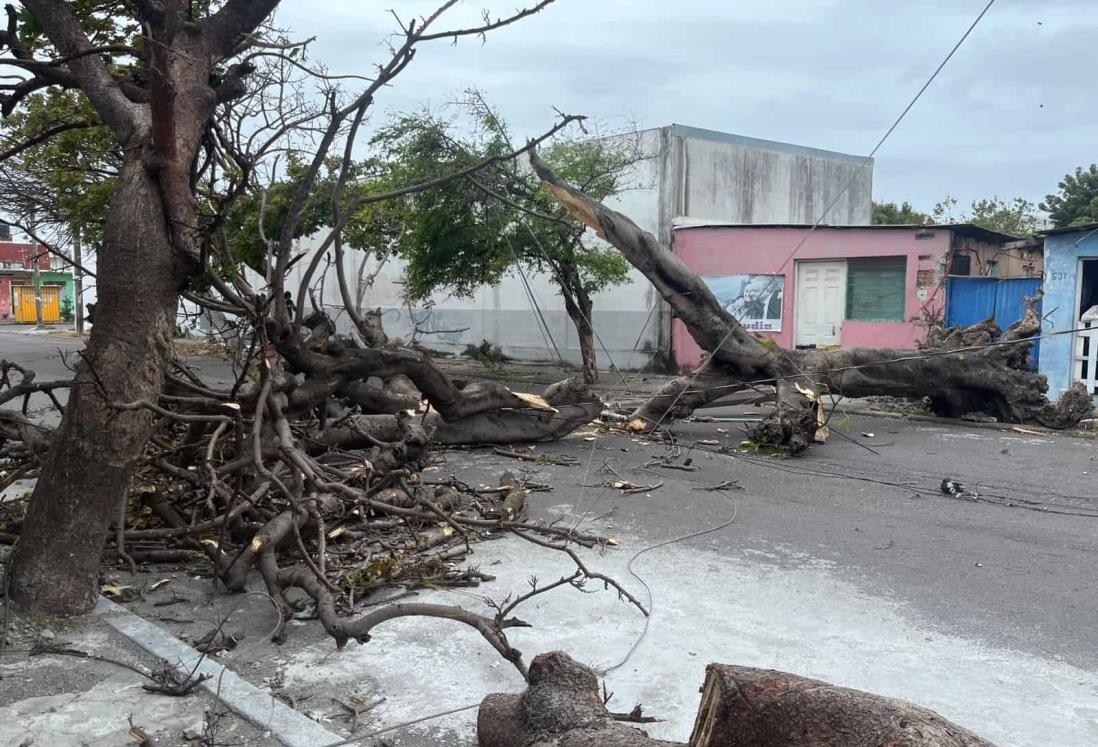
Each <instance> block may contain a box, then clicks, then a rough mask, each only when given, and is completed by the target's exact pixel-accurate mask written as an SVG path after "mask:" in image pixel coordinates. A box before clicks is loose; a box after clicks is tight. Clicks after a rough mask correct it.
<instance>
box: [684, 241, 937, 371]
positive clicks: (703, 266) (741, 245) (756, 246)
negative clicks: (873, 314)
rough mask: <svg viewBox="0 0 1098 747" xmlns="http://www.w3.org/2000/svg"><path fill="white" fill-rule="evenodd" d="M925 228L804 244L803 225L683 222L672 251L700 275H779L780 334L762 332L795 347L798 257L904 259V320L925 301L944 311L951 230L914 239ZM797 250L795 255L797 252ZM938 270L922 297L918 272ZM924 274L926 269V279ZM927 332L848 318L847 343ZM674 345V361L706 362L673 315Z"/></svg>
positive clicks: (903, 342) (875, 343)
mask: <svg viewBox="0 0 1098 747" xmlns="http://www.w3.org/2000/svg"><path fill="white" fill-rule="evenodd" d="M920 230H921V229H920V228H919V227H916V226H913V227H912V228H911V229H910V230H907V229H884V228H876V229H874V228H829V227H825V226H821V227H819V228H817V229H816V230H815V231H812V232H811V234H810V235H809V236H808V238H807V240H805V242H804V245H803V246H801V247H800V248H799V249H797V245H798V243H799V242H800V241H801V240H802V239H804V237H805V234H807V233H808V232H809V228H808V227H807V226H806V227H794V228H783V227H764V226H713V227H697V228H692V227H682V228H678V229H676V230H675V234H674V248H675V254H677V255H678V256H679V257H681V258H682V260H683V261H684V262H686V264H687V265H688V266H689V267H690V268H691V269H692V270H694V271H695V272H696V273H698V274H699V275H744V274H770V273H774V274H782V275H784V276H785V291H784V298H783V302H782V330H781V332H776V333H772V332H763V333H761V334H762V335H763V336H764V337H769V338H772V339H774V340H776V341H777V343H778V344H779V345H781V346H782V347H785V348H791V347H793V332H794V328H795V324H796V288H797V277H796V269H797V262H798V261H801V260H827V259H833V260H839V259H847V258H850V257H889V256H893V257H894V256H906V257H907V298H906V301H905V304H904V318H905V319H911V318H913V317H917V316H919V315H920V314H921V313H922V310H923V308H924V307H926V308H929V309H941V308H942V306H943V305H944V300H945V299H944V295H945V294H944V291H943V290H942V289H941V282H940V281H941V277H940V275H938V274H937V273H938V272H939V271H940V265H939V260H940V259H941V258H942V257H943V256H944V255H945V254H946V253H947V252H948V251H949V242H950V232H949V230H947V229H938V230H934V231H933V236H932V237H930V238H921V239H916V238H915V236H916V234H917V233H919V232H920ZM794 249H796V253H795V254H794ZM920 270H923V271H931V272H934V273H935V276H934V280H933V281H932V282H931V283H930V287H928V288H927V298H926V300H922V299H920V298H919V289H918V285H919V283H918V277H919V271H920ZM926 277H927V276H926V275H924V278H926ZM923 332H924V330H923V328H922V327H921V326H919V325H917V324H915V323H913V322H910V321H905V322H858V321H845V322H843V328H842V346H843V347H844V348H853V347H891V348H913V347H914V346H915V342H916V341H917V340H918V339H920V338H921V336H922V334H923ZM671 347H672V351H673V353H674V356H675V362H676V364H677V365H678V366H679V367H680V368H682V369H690V368H694V367H696V366H697V365H698V363H699V362H700V360H701V349H700V348H699V347H698V345H697V343H695V342H694V338H692V337H691V336H690V333H689V332H687V331H686V327H685V326H683V324H682V322H680V321H679V320H677V319H676V320H675V321H674V323H673V325H672V328H671Z"/></svg>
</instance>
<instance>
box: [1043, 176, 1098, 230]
mask: <svg viewBox="0 0 1098 747" xmlns="http://www.w3.org/2000/svg"><path fill="white" fill-rule="evenodd" d="M1058 186H1059V188H1060V192H1059V194H1054V195H1047V196H1046V197H1045V201H1044V202H1042V203H1041V209H1042V210H1044V211H1045V212H1047V213H1048V216H1049V218H1050V219H1051V220H1052V224H1053V225H1054V226H1056V227H1057V228H1063V227H1064V226H1078V225H1081V224H1083V223H1098V164H1093V163H1092V164H1091V165H1090V168H1089V169H1083V167H1082V166H1080V167H1078V168H1076V169H1075V173H1073V174H1067V175H1066V176H1065V177H1064V178H1063V179H1062V180H1061V181H1060V184H1059V185H1058Z"/></svg>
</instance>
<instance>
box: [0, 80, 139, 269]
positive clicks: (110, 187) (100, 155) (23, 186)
mask: <svg viewBox="0 0 1098 747" xmlns="http://www.w3.org/2000/svg"><path fill="white" fill-rule="evenodd" d="M44 132H48V133H56V134H54V135H53V136H52V137H48V138H46V139H44V140H43V139H41V133H44ZM36 136H37V138H38V139H37V140H36ZM2 138H3V146H2V148H0V149H4V154H3V155H4V156H6V157H0V204H2V205H3V206H4V207H3V209H4V212H5V213H6V214H7V215H8V217H9V218H11V219H12V220H13V221H14V222H16V223H20V224H23V225H28V224H29V223H30V222H32V217H33V222H34V223H35V224H36V226H37V229H38V231H37V233H38V234H39V235H50V234H53V235H56V234H58V233H61V234H65V233H67V232H69V231H71V230H79V231H80V234H81V236H82V237H83V240H84V243H85V245H86V246H87V247H89V248H92V249H94V248H95V247H97V246H99V244H100V243H101V242H102V236H103V223H104V220H105V217H106V215H107V207H108V205H109V203H110V200H111V197H112V196H113V195H114V193H115V190H116V187H117V184H116V181H117V179H116V177H117V174H118V170H119V168H120V167H121V165H122V162H123V155H122V149H121V148H119V147H118V144H117V142H116V141H115V139H114V137H113V135H112V134H111V131H110V129H109V128H107V127H106V126H104V125H103V124H102V122H101V121H100V119H99V115H98V114H97V113H96V111H95V109H94V108H93V107H92V105H91V104H90V103H89V101H88V99H87V98H85V97H84V96H82V95H81V94H79V93H78V92H76V91H72V90H58V89H46V90H45V91H44V92H42V93H38V94H35V95H33V96H29V97H28V98H27V99H26V101H25V103H24V105H23V106H22V107H21V108H20V109H18V110H16V111H14V112H13V113H12V114H11V115H10V116H8V118H7V119H5V120H4V131H3V134H2ZM27 142H34V143H35V144H34V145H33V146H31V147H26V146H25V143H27Z"/></svg>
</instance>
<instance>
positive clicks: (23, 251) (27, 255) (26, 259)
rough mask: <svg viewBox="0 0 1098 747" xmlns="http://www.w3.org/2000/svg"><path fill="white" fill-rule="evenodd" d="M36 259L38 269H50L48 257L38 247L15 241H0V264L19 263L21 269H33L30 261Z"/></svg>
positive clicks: (46, 253) (45, 252) (47, 254)
mask: <svg viewBox="0 0 1098 747" xmlns="http://www.w3.org/2000/svg"><path fill="white" fill-rule="evenodd" d="M36 256H37V257H38V269H39V270H48V269H50V255H49V253H48V252H47V251H46V250H45V249H42V248H41V247H40V246H36V245H34V244H23V243H19V242H15V241H0V262H21V263H22V269H24V270H31V269H34V268H33V266H32V263H31V260H32V259H33V258H34V257H36Z"/></svg>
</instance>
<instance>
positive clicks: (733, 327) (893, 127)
mask: <svg viewBox="0 0 1098 747" xmlns="http://www.w3.org/2000/svg"><path fill="white" fill-rule="evenodd" d="M994 4H995V0H988V3H987V5H985V6H984V9H983V10H981V11H980V13H979V15H977V16H976V18H975V19H974V20H973V21H972V23H971V24H969V26H968V28H967V29H965V32H964V33H963V34H962V35H961V38H960V39H958V40H957V43H956V44H954V45H953V48H952V49H951V50H949V54H947V55H946V56H945V58H944V59H943V60H942V61H941V62H940V63H939V64H938V67H936V68H935V69H934V72H933V73H931V75H930V77H929V78H927V80H926V82H925V83H923V85H922V87H921V88H920V89H919V90H918V92H916V94H915V96H914V97H913V98H912V99H911V101H910V102H908V104H907V106H905V107H904V110H903V111H902V112H900V116H898V117H896V119H895V121H893V123H892V125H891V126H890V127H889V128H888V129H887V130H886V131H885V133H884V135H882V136H881V139H880V140H878V141H877V144H876V145H874V146H873V150H871V151H870V152H869V155H868V156H866V157H865V158H864V159H862V162H861V164H860V165H859V166H858V169H857V170H856V171H855V172H854V173H853V174H851V176H850V178H849V179H848V180H847V181H846V183H845V184H844V185H843V188H842V190H841V191H839V192H838V193H837V194H836V195H835V197H833V198H832V200H831V202H829V203H828V205H827V207H825V208H824V210H823V212H822V213H820V216H819V217H818V218H817V219H816V221H815V222H814V223H813V224H812V227H811V228H809V229H808V232H807V233H805V235H804V236H802V237H801V240H800V241H798V242H797V245H796V246H794V247H793V251H791V252H790V253H789V254H788V255H787V256H786V258H785V259H784V260H783V261H782V263H781V265H780V266H779V267H778V270H777V272H781V271H782V270H784V269H785V266H786V265H787V264H789V261H790V260H791V259H793V257H795V256H796V254H797V252H799V251H800V250H801V247H803V246H804V244H805V242H806V241H808V239H809V237H810V236H811V235H812V233H813V232H814V231H815V230H816V229H817V228H819V226H820V224H821V223H822V222H823V220H824V218H826V217H827V214H828V213H830V212H831V209H832V208H834V207H835V205H836V204H838V202H839V200H840V199H842V198H843V196H845V195H846V193H847V192H848V191H849V190H850V187H851V186H852V185H853V184H854V180H855V179H857V178H858V177H859V176H860V175H861V172H862V171H864V170H865V167H866V166H868V165H869V163H870V162H871V161H872V160H873V157H874V156H875V155H876V154H877V151H879V150H880V149H881V146H883V145H884V144H885V141H886V140H888V138H889V136H890V135H892V133H893V132H895V131H896V128H897V127H899V126H900V123H901V122H903V121H904V118H905V117H907V115H908V113H909V112H910V111H911V109H912V108H913V107H914V106H915V104H916V102H918V101H919V99H920V98H922V95H923V94H924V93H925V92H926V90H927V89H928V88H929V87H930V84H931V83H933V82H934V80H935V78H937V77H938V74H939V73H941V72H942V70H943V69H944V68H945V66H946V64H948V63H949V61H950V60H951V59H953V55H955V54H956V53H957V50H958V49H960V48H961V45H962V44H964V43H965V40H966V39H968V37H969V35H971V34H972V32H973V31H974V30H975V28H976V26H977V25H978V24H979V23H980V21H981V20H983V17H984V16H985V15H987V12H988V11H989V10H991V6H992V5H994ZM778 277H781V278H782V279H783V281H784V279H785V276H784V275H781V276H779V275H777V274H775V275H774V276H773V278H772V279H771V281H770V283H769V284H768V286H767V288H766V289H765V290H769V289H770V287H772V286H773V284H774V283H775V282H776V281H777V279H778ZM736 322H737V325H729V328H728V332H727V333H726V334H725V335H724V337H722V338H721V340H720V342H719V343H717V346H716V348H714V350H713V353H716V351H718V350H720V349H721V348H722V347H723V346H724V343H726V342H728V339H729V338H730V337H731V336H732V335H733V334H734V333H735V331H736V326H738V322H739V320H738V319H737V320H736ZM700 370H701V367H700V366H699V368H698V369H696V370H695V371H694V372H693V373H692V374H691V375H690V384H687V386H686V387H684V388H683V390H682V391H680V392H679V393H678V394H677V395H675V398H674V399H673V400H672V401H671V404H670V405H668V406H667V409H666V410H665V411H664V413H663V414H662V415H661V416H660V417H659V419H658V420H657V421H656V423H661V422H663V419H664V418H666V417H667V413H669V412H671V409H672V408H673V407H674V406H675V405H676V404H678V401H679V400H680V399H681V398H682V395H683V394H684V393H685V392H686V390H687V389H689V388H690V386H691V384H692V383H693V381H694V379H695V378H696V377H697V375H698V372H699V371H700Z"/></svg>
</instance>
